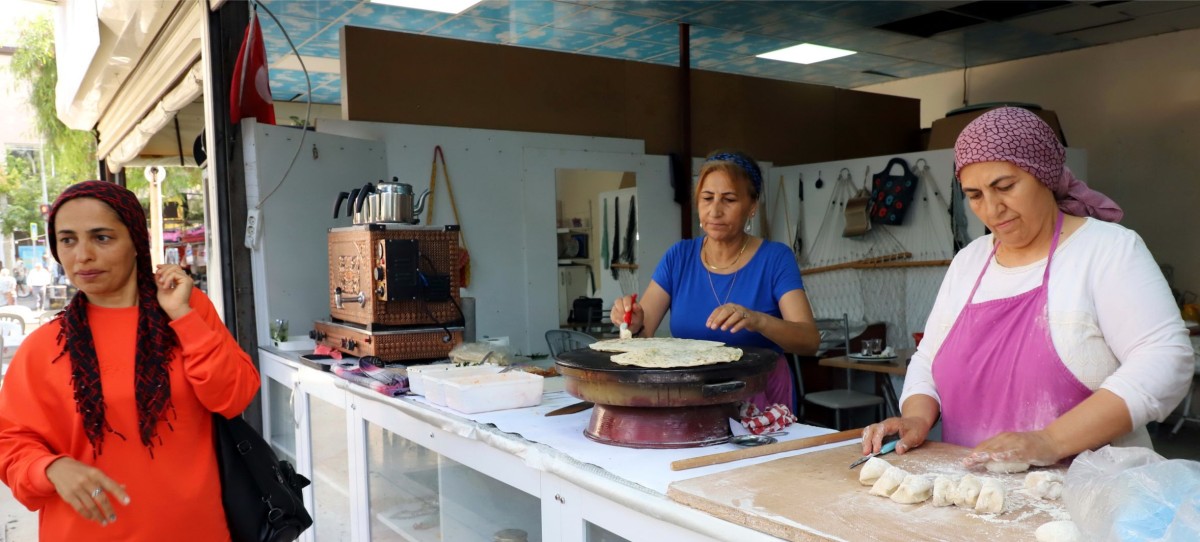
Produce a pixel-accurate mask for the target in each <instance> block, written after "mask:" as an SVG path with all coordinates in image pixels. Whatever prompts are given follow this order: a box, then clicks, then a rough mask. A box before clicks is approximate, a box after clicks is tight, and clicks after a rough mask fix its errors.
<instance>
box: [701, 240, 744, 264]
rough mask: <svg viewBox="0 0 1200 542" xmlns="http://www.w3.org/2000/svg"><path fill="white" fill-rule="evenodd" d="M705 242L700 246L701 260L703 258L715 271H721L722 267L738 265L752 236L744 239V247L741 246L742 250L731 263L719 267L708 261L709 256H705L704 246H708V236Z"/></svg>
mask: <svg viewBox="0 0 1200 542" xmlns="http://www.w3.org/2000/svg"><path fill="white" fill-rule="evenodd" d="M703 243H704V244H703V245H701V246H700V260H702V261H703V262H704V265H705V266H706V267H708V268H709V269H712V270H714V271H720V270H722V269H729V268H730V267H733V266H735V265H737V263H738V261H740V260H741V259H742V253H743V252H746V246H747V245H749V244H750V236H749V235H747V236H746V239H745V240H744V241H742V248H741V250H738V253H737V256H734V257H733V261H732V262H729V265H726V266H723V267H718V266H715V265H712V264H710V263H708V258H707V257H705V256H704V247H706V246H708V237H705V238H704V241H703Z"/></svg>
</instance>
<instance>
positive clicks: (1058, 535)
mask: <svg viewBox="0 0 1200 542" xmlns="http://www.w3.org/2000/svg"><path fill="white" fill-rule="evenodd" d="M1033 536H1035V537H1037V541H1038V542H1083V533H1081V532H1079V527H1076V526H1075V522H1074V521H1071V520H1063V521H1051V522H1050V523H1043V524H1042V526H1041V527H1038V528H1037V531H1034V533H1033Z"/></svg>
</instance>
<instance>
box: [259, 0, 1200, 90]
mask: <svg viewBox="0 0 1200 542" xmlns="http://www.w3.org/2000/svg"><path fill="white" fill-rule="evenodd" d="M260 2H261V3H263V4H265V5H266V7H267V8H268V9H270V10H271V12H272V13H274V14H275V16H276V17H278V19H279V21H280V23H282V25H283V27H284V28H286V30H287V33H288V35H289V36H290V37H291V39H292V42H293V43H295V45H296V47H297V48H298V49H299V51H300V55H301V57H302V58H303V59H304V61H305V64H306V66H307V68H308V70H309V74H310V78H311V79H312V86H313V90H312V99H313V101H314V102H316V103H327V104H336V103H340V102H341V77H340V74H339V73H338V69H339V63H338V54H339V52H338V29H340V28H341V27H342V26H345V25H353V26H366V27H371V28H378V29H383V30H393V31H397V32H410V33H416V34H425V35H429V36H439V37H446V38H455V39H463V40H470V41H477V42H483V43H495V44H503V45H510V46H517V47H532V48H536V49H546V50H552V51H562V52H568V53H576V54H583V55H593V56H601V57H609V58H618V59H623V60H634V61H638V62H650V63H654V64H664V65H671V66H677V65H678V64H679V23H688V24H690V25H691V40H690V49H691V64H692V67H693V68H696V69H702V70H712V71H718V72H727V73H735V74H742V75H749V76H756V77H767V78H773V79H783V80H787V81H798V82H804V83H813V84H818V85H830V86H836V87H842V88H855V87H861V86H864V85H871V84H875V83H883V82H887V81H894V80H897V79H905V78H909V77H917V76H921V75H928V74H933V73H939V72H945V71H952V70H958V69H962V68H963V67H973V66H980V65H983V64H992V63H996V62H1004V61H1007V60H1015V59H1019V58H1026V57H1032V56H1038V55H1045V54H1050V53H1057V52H1061V51H1068V50H1071V49H1079V48H1082V47H1090V46H1094V45H1101V44H1105V43H1113V42H1118V41H1124V40H1129V39H1134V38H1140V37H1145V36H1152V35H1156V34H1162V33H1166V32H1174V31H1178V30H1186V29H1191V28H1198V27H1200V1H1157V2H1156V1H1137V2H1128V1H1104V2H1065V1H1042V2H1034V1H978V2H938V1H865V0H864V1H848V2H830V1H803V2H801V1H757V2H746V1H715V0H712V1H685V0H678V1H676V0H670V1H667V0H644V1H636V0H630V1H608V0H603V1H601V0H484V1H483V2H481V3H479V4H476V5H475V6H474V7H472V8H470V9H468V10H467V11H465V12H463V13H461V14H458V15H450V14H443V13H436V12H430V11H421V10H413V9H405V8H398V7H392V6H387V5H382V4H374V3H371V2H370V1H369V0H260ZM261 17H262V27H263V33H264V34H265V38H264V40H265V42H266V44H267V56H268V60H269V62H270V63H271V70H270V73H271V91H272V94H274V97H275V99H276V100H278V101H305V100H306V98H307V96H306V95H307V88H306V85H305V82H304V74H303V72H301V71H300V70H299V63H297V62H296V59H295V57H294V56H293V55H292V49H291V47H290V46H289V45H288V43H287V40H286V39H284V35H283V33H282V32H281V31H280V29H279V27H278V26H277V25H276V24H275V23H274V21H272V20H271V19H270V18H269V17H267V16H266V15H265V14H262V15H261ZM803 42H810V43H816V44H819V45H828V46H832V47H840V48H843V49H850V50H853V51H858V54H855V55H850V56H847V57H842V58H839V59H836V60H831V61H827V62H821V63H817V64H810V65H800V64H792V63H787V62H780V61H775V60H765V59H760V58H756V56H755V55H758V54H761V53H765V52H768V51H772V50H775V49H780V48H783V47H787V46H791V45H796V44H798V43H803ZM395 54H398V55H403V51H398V52H396V53H395Z"/></svg>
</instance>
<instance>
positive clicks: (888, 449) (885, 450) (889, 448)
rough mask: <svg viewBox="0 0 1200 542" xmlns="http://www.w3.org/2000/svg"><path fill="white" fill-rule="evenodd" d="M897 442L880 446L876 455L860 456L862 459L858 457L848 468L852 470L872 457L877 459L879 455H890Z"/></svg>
mask: <svg viewBox="0 0 1200 542" xmlns="http://www.w3.org/2000/svg"><path fill="white" fill-rule="evenodd" d="M899 442H900V441H899V440H893V441H891V442H888V443H886V444H884V445H883V446H881V447H880V448H879V453H877V454H869V455H864V456H862V457H860V458H858V459H855V460H854V462H853V463H851V464H850V468H852V469H853V468H854V467H857V466H859V465H862V464H863V463H866V462H867V460H868V459H871V458H872V457H879V456H881V455H884V454H890V453H892V452H893V451H895V450H896V444H897V443H899Z"/></svg>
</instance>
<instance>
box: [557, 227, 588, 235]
mask: <svg viewBox="0 0 1200 542" xmlns="http://www.w3.org/2000/svg"><path fill="white" fill-rule="evenodd" d="M558 233H582V234H585V235H586V234H590V233H592V230H590V229H588V228H559V229H558Z"/></svg>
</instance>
